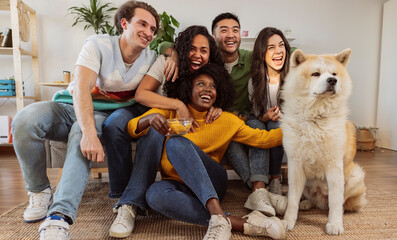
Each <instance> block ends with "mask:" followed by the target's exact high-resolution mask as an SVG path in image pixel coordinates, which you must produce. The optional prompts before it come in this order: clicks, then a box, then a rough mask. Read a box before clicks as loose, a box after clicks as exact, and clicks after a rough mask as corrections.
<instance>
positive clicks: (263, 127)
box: [245, 118, 266, 129]
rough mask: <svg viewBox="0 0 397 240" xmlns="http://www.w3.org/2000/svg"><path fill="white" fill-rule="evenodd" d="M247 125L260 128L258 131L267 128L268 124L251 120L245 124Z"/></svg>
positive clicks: (254, 119)
mask: <svg viewBox="0 0 397 240" xmlns="http://www.w3.org/2000/svg"><path fill="white" fill-rule="evenodd" d="M245 124H247V125H248V126H250V127H252V128H258V129H265V128H266V124H265V123H264V122H262V121H261V120H259V119H257V118H253V119H249V120H247V121H246V122H245Z"/></svg>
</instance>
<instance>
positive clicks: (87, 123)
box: [73, 65, 105, 162]
mask: <svg viewBox="0 0 397 240" xmlns="http://www.w3.org/2000/svg"><path fill="white" fill-rule="evenodd" d="M96 79H97V74H96V73H95V72H94V71H92V70H90V69H89V68H86V67H83V66H80V65H77V66H76V69H75V79H74V82H75V87H74V90H73V105H74V110H75V113H76V118H77V122H78V123H79V126H80V128H81V131H82V138H81V141H80V148H81V153H82V154H83V156H84V157H86V158H87V159H88V160H91V161H94V162H103V161H104V157H105V153H104V151H103V147H102V144H101V142H100V141H99V138H98V136H97V131H96V128H95V120H94V107H93V104H92V98H91V90H92V88H93V87H94V86H95V82H96Z"/></svg>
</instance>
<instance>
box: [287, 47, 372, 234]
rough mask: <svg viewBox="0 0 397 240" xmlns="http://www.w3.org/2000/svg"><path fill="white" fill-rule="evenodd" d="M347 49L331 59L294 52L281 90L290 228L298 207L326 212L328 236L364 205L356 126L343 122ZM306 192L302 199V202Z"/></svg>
mask: <svg viewBox="0 0 397 240" xmlns="http://www.w3.org/2000/svg"><path fill="white" fill-rule="evenodd" d="M350 53H351V50H350V49H346V50H344V51H342V52H340V53H338V54H335V55H305V54H304V53H303V52H302V51H301V50H299V49H298V50H295V51H294V53H293V54H292V55H291V59H290V61H291V62H290V71H289V73H288V75H287V77H286V79H285V84H284V87H283V89H282V92H281V97H282V99H284V103H283V105H282V110H283V116H282V119H281V128H282V131H283V144H284V149H285V151H286V154H287V157H288V185H289V191H288V207H287V211H286V213H285V216H284V219H285V220H286V221H287V223H288V229H289V230H291V229H292V228H293V227H294V225H295V222H296V220H297V216H298V209H299V207H300V209H309V208H310V207H312V206H317V207H319V208H322V209H328V208H329V215H328V223H327V225H326V232H327V233H328V234H332V235H338V234H341V233H343V220H342V216H343V212H344V210H353V211H358V210H360V208H362V207H363V206H364V205H365V202H366V200H365V191H366V187H365V184H364V175H365V174H364V171H363V170H362V168H361V167H360V166H359V165H357V164H356V163H354V162H353V158H354V156H355V152H356V144H355V127H354V125H353V123H351V122H349V121H347V115H348V107H347V100H348V97H349V95H350V92H351V79H350V76H349V74H348V72H347V70H346V65H347V63H348V61H349V58H350ZM302 193H303V194H304V196H305V198H306V200H304V201H302V202H301V203H300V199H301V196H302Z"/></svg>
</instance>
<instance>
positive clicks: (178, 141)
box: [165, 137, 187, 153]
mask: <svg viewBox="0 0 397 240" xmlns="http://www.w3.org/2000/svg"><path fill="white" fill-rule="evenodd" d="M186 140H187V139H186V138H184V137H172V138H170V139H168V141H167V142H166V144H165V149H166V151H167V153H171V152H174V151H178V149H179V150H180V149H181V147H182V146H183V144H184V143H186Z"/></svg>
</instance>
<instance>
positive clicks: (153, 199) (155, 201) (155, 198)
mask: <svg viewBox="0 0 397 240" xmlns="http://www.w3.org/2000/svg"><path fill="white" fill-rule="evenodd" d="M157 185H158V184H156V183H153V184H152V185H151V186H150V187H149V189H148V190H147V191H146V203H147V204H148V205H149V206H150V207H151V208H152V209H155V210H159V209H160V208H161V205H162V202H163V201H164V199H163V197H162V194H161V193H160V192H159V187H158V186H157Z"/></svg>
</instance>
